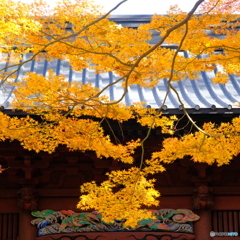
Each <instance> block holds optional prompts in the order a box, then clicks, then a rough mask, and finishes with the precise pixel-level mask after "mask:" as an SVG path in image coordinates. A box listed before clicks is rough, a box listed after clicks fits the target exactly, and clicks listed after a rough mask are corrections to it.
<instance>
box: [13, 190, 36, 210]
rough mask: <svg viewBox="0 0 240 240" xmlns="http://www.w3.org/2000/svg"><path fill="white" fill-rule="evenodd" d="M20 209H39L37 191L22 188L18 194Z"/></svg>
mask: <svg viewBox="0 0 240 240" xmlns="http://www.w3.org/2000/svg"><path fill="white" fill-rule="evenodd" d="M17 198H18V207H19V208H21V209H24V210H29V211H36V210H37V209H38V202H37V191H36V190H35V189H33V188H28V187H26V188H22V189H20V190H19V191H18V192H17Z"/></svg>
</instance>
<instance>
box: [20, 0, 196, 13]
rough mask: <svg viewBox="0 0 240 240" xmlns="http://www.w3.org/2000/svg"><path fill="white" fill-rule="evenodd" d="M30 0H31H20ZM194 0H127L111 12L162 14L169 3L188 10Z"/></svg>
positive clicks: (107, 4)
mask: <svg viewBox="0 0 240 240" xmlns="http://www.w3.org/2000/svg"><path fill="white" fill-rule="evenodd" d="M21 1H22V2H32V1H33V0H21ZM38 1H41V0H38ZM56 1H57V0H47V3H48V4H54V2H56ZM94 1H95V2H96V3H97V4H98V5H102V6H104V10H105V11H106V12H107V11H109V10H110V9H111V8H113V7H114V6H115V5H117V3H119V2H120V1H121V0H94ZM195 2H196V0H128V1H127V2H125V3H124V4H122V6H120V7H119V8H118V9H117V10H115V11H114V12H113V13H112V14H154V13H158V14H164V13H166V11H167V10H168V9H169V7H170V5H175V4H178V5H179V6H180V7H181V9H182V10H183V11H184V12H188V11H189V10H190V9H191V8H192V7H193V5H194V3H195Z"/></svg>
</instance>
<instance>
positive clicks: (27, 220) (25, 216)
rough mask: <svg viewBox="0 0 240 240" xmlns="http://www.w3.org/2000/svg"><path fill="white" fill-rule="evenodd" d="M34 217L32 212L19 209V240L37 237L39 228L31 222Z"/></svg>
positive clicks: (32, 239) (33, 239)
mask: <svg viewBox="0 0 240 240" xmlns="http://www.w3.org/2000/svg"><path fill="white" fill-rule="evenodd" d="M32 220H33V217H32V216H31V212H30V211H27V210H24V209H20V210H19V236H18V240H35V238H36V237H37V228H36V226H33V225H32V224H31V221H32Z"/></svg>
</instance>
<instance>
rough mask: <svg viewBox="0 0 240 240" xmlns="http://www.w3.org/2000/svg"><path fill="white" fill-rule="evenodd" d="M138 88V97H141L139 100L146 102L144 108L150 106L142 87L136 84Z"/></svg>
mask: <svg viewBox="0 0 240 240" xmlns="http://www.w3.org/2000/svg"><path fill="white" fill-rule="evenodd" d="M136 87H137V91H138V95H139V99H140V101H141V102H145V104H143V106H144V107H146V106H147V105H149V104H148V102H147V101H146V99H145V97H144V94H143V88H142V87H140V85H139V84H136Z"/></svg>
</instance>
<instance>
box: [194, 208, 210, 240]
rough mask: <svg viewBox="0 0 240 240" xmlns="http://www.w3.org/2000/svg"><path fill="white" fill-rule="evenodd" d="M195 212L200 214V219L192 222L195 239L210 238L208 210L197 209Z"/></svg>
mask: <svg viewBox="0 0 240 240" xmlns="http://www.w3.org/2000/svg"><path fill="white" fill-rule="evenodd" d="M196 213H197V214H198V215H199V216H200V220H199V221H197V222H195V223H194V234H195V235H196V240H203V239H204V240H211V239H212V237H211V236H210V232H211V231H212V230H213V229H212V219H211V211H210V210H206V209H203V210H199V211H198V212H197V211H196Z"/></svg>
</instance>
